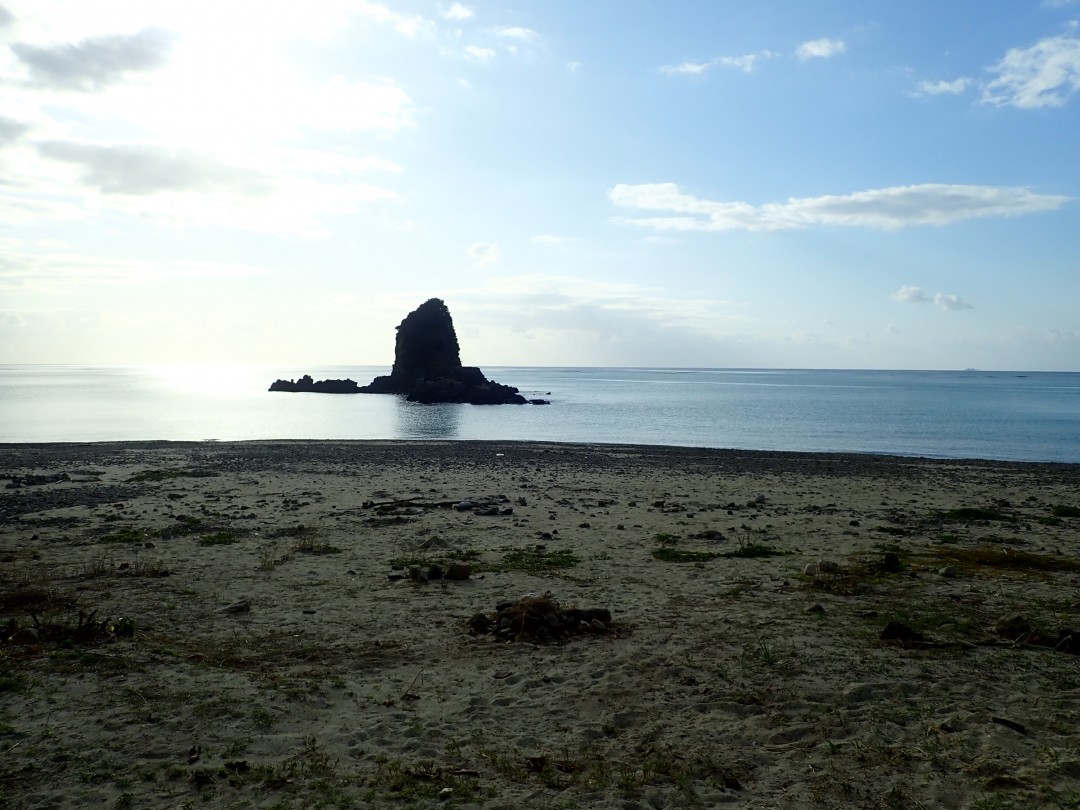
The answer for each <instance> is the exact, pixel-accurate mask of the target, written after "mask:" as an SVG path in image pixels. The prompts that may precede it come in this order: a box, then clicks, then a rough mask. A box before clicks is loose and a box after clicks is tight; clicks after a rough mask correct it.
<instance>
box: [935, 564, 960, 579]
mask: <svg viewBox="0 0 1080 810" xmlns="http://www.w3.org/2000/svg"><path fill="white" fill-rule="evenodd" d="M938 576H939V577H947V578H948V579H952V578H953V577H955V576H956V569H955V568H953V567H952V566H951V565H946V566H945V567H944V568H939V569H938Z"/></svg>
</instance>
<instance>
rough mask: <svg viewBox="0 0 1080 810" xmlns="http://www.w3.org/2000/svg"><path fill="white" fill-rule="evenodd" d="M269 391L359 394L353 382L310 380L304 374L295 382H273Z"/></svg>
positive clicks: (358, 388)
mask: <svg viewBox="0 0 1080 810" xmlns="http://www.w3.org/2000/svg"><path fill="white" fill-rule="evenodd" d="M270 390H271V391H289V392H292V393H297V392H300V391H310V392H313V393H316V394H359V393H360V386H359V385H357V384H356V382H355V381H353V380H318V381H315V380H313V379H311V376H310V375H308V374H305V375H304V376H303V377H301V378H300V379H299V380H297V381H296V382H293V381H292V380H275V381H274V384H273V385H271V386H270Z"/></svg>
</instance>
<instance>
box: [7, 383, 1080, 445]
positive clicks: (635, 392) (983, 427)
mask: <svg viewBox="0 0 1080 810" xmlns="http://www.w3.org/2000/svg"><path fill="white" fill-rule="evenodd" d="M387 371H388V370H387V369H386V368H385V367H369V366H328V367H323V368H305V369H301V368H287V367H257V366H241V367H225V366H220V367H175V366H160V367H150V366H93V367H91V366H27V365H14V366H0V442H91V441H119V440H141V439H170V440H236V439H486V440H508V439H514V440H541V441H556V442H587V443H628V444H664V445H682V446H699V447H725V448H740V449H759V450H797V451H837V452H870V453H889V454H894V455H918V456H935V457H946V458H990V459H1010V460H1026V461H1066V462H1073V463H1080V374H1071V373H1036V372H1031V373H1023V372H982V371H964V372H921V371H787V370H722V369H721V370H717V369H625V368H516V367H512V368H500V367H494V366H492V367H485V368H484V371H485V373H486V374H487V375H488V377H490V378H493V379H495V380H498V381H499V382H501V383H506V384H508V385H515V386H517V387H518V388H520V389H521V391H522V393H523V394H525V395H526V396H527V397H537V396H540V397H545V398H547V399H550V400H551V405H549V406H531V405H530V406H509V405H506V406H487V407H484V406H474V405H427V406H425V405H416V404H413V403H408V402H404V401H403V400H401V399H399V398H397V397H391V396H365V395H353V396H341V395H338V396H335V395H329V394H286V393H269V392H268V391H267V390H266V389H267V388H268V386H269V385H270V383H271V382H273V381H274V380H275V379H277V378H278V377H287V378H295V377H298V376H300V375H301V374H303V373H311V374H312V375H313V376H314V377H315V378H316V379H323V378H327V377H332V378H342V377H349V378H352V379H354V380H356V381H358V382H360V383H361V384H363V383H366V382H368V381H369V380H370V379H371V378H372V377H374V376H375V375H376V374H385V373H387ZM549 392H550V395H549Z"/></svg>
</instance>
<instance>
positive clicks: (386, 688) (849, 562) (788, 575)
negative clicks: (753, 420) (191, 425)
mask: <svg viewBox="0 0 1080 810" xmlns="http://www.w3.org/2000/svg"><path fill="white" fill-rule="evenodd" d="M5 484H7V485H9V486H8V488H7V489H0V610H2V612H0V625H2V626H3V628H4V632H3V641H2V642H0V665H2V671H0V687H2V691H0V696H2V701H0V752H2V753H3V756H2V757H0V780H2V782H0V797H2V798H0V804H7V805H9V806H13V807H27V808H30V807H56V808H75V807H84V806H129V807H165V806H168V807H180V806H187V805H190V806H195V807H198V806H208V807H233V806H244V807H315V806H327V807H371V806H417V807H428V806H431V805H433V804H436V803H439V804H443V805H446V806H451V807H454V806H460V807H484V808H519V807H530V808H533V807H536V808H543V807H552V808H565V807H601V808H639V807H640V808H663V807H693V806H704V807H712V806H717V805H732V806H736V807H746V808H773V807H789V808H801V807H867V808H877V807H882V808H891V807H1010V806H1013V807H1043V806H1045V807H1058V806H1063V805H1068V804H1069V803H1070V802H1076V801H1077V800H1078V799H1080V750H1078V749H1077V747H1076V745H1075V729H1076V727H1077V721H1078V719H1080V658H1078V657H1077V655H1075V654H1073V653H1075V652H1076V650H1077V649H1078V645H1076V644H1074V643H1073V642H1072V641H1071V640H1070V636H1069V634H1068V633H1065V634H1064V635H1063V634H1062V631H1063V630H1066V631H1067V630H1068V629H1069V628H1074V627H1075V628H1080V615H1078V614H1080V584H1078V582H1080V555H1078V551H1080V516H1074V515H1080V510H1078V509H1077V508H1078V507H1080V466H1077V465H1060V464H1025V463H999V462H986V461H952V460H928V459H910V458H893V457H879V456H859V455H826V454H785V453H765V452H746V451H713V450H701V449H682V448H655V447H630V446H607V445H596V446H592V445H588V446H587V445H556V444H533V443H508V442H457V443H442V442H250V443H249V442H243V443H169V442H148V443H117V444H85V445H75V444H47V445H3V446H0V486H3V485H5ZM463 502H468V503H463ZM432 566H436V570H435V571H432ZM451 566H456V567H457V568H456V570H455V573H456V574H457V575H459V576H460V575H461V574H462V573H467V575H468V576H467V578H464V579H456V580H449V579H446V578H432V576H431V575H433V574H438V572H439V571H438V569H442V570H443V571H448V570H449V569H450V568H451ZM425 580H427V581H425ZM522 598H536V599H541V600H542V599H546V600H547V602H548V603H549V604H550V605H551V606H553V607H554V606H559V607H561V608H563V609H566V608H585V609H592V608H603V609H606V610H608V611H610V613H611V621H610V622H608V623H600V624H599V625H590V626H585V625H581V626H580V627H574V628H570V629H566V631H565V632H563V631H562V630H559V632H557V633H548V632H547V629H550V628H547V629H545V630H543V631H537V630H535V628H531V629H528V631H527V632H526V628H524V627H522V628H514V627H510V628H504V631H503V632H487V633H475V634H473V633H470V619H473V617H475V616H476V614H478V613H483V614H485V615H487V616H488V617H492V616H495V614H496V607H497V606H498V605H499V604H500V603H503V602H515V601H517V600H520V599H522ZM1018 617H1019V618H1018ZM496 618H497V617H496ZM1005 619H1009V620H1010V621H1003V620H1005ZM890 622H895V623H896V624H894V625H893V629H892V632H891V633H888V634H886V635H894V636H897V635H898V636H899V637H898V638H891V639H889V638H887V639H884V640H883V639H882V633H883V630H885V628H886V627H887V626H888V625H889V624H890ZM474 626H475V625H474ZM550 627H555V625H551V626H550ZM560 627H561V625H560ZM494 629H495V630H496V631H497V630H498V627H497V625H496V627H495V628H494ZM550 635H556V636H559V635H561V637H560V638H557V639H556V640H554V641H548V640H547V637H548V636H550ZM995 802H996V803H995ZM1010 803H1011V804H1010Z"/></svg>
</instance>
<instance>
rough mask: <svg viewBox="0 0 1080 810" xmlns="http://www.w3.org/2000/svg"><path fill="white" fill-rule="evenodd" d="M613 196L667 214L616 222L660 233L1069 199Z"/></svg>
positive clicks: (903, 189)
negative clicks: (770, 200)
mask: <svg viewBox="0 0 1080 810" xmlns="http://www.w3.org/2000/svg"><path fill="white" fill-rule="evenodd" d="M608 197H609V198H610V200H611V202H612V203H613V204H614V205H616V206H617V207H619V208H635V209H641V210H646V211H660V212H663V213H664V214H665V215H664V216H659V217H648V218H632V219H621V220H617V221H619V222H623V223H626V224H631V225H637V226H641V227H646V228H651V229H653V230H657V231H729V230H749V231H770V230H791V229H796V228H807V227H811V226H815V225H833V226H847V227H862V228H878V229H885V230H893V229H897V228H904V227H909V226H912V225H947V224H949V223H953V222H959V221H961V220H966V219H976V218H981V217H991V216H1018V215H1021V214H1030V213H1035V212H1038V211H1052V210H1055V209H1057V208H1060V207H1061V206H1063V205H1064V204H1065V203H1066V202H1068V201H1069V200H1070V198H1069V197H1066V196H1062V195H1054V194H1036V193H1035V192H1033V191H1030V190H1029V189H1026V188H1016V187H1008V186H971V185H946V184H936V183H935V184H930V183H928V184H922V185H913V186H892V187H889V188H881V189H869V190H867V191H858V192H855V193H853V194H844V195H827V196H822V197H804V198H791V199H789V200H787V201H786V202H782V203H766V204H764V205H753V204H751V203H747V202H719V201H714V200H706V199H700V198H698V197H694V196H692V195H690V194H684V193H682V192H681V191H680V190H679V187H678V186H677V185H675V184H674V183H650V184H642V185H627V184H619V185H617V186H615V187H614V188H612V189H611V191H610V192H608Z"/></svg>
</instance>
